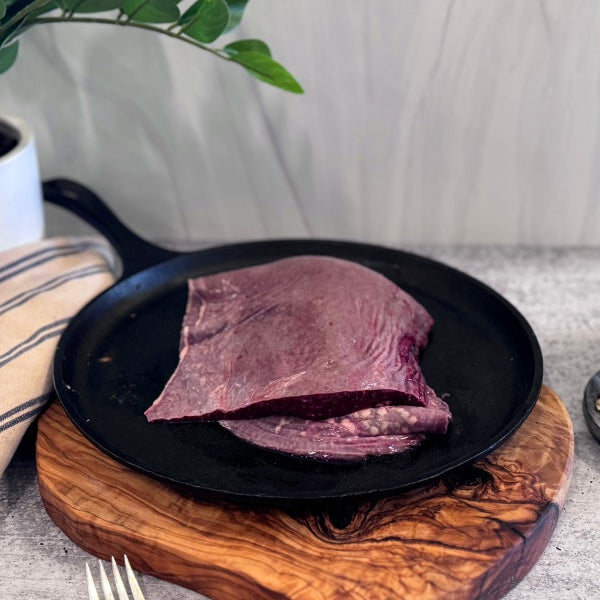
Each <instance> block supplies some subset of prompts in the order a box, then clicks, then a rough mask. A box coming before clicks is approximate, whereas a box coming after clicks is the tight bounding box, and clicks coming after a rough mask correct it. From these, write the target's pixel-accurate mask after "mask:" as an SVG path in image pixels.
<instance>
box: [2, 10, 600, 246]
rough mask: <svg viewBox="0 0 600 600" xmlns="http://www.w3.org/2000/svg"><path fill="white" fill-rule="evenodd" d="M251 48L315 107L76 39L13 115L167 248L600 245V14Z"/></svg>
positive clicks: (307, 19)
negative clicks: (266, 56) (227, 243)
mask: <svg viewBox="0 0 600 600" xmlns="http://www.w3.org/2000/svg"><path fill="white" fill-rule="evenodd" d="M241 36H243V37H258V38H261V39H264V40H266V41H267V42H268V43H269V44H270V46H271V48H272V50H273V54H274V56H275V58H277V59H279V60H280V61H281V62H282V63H283V64H284V65H285V66H287V67H288V68H289V69H290V70H291V71H292V72H293V73H294V75H296V77H297V78H298V79H299V80H300V81H301V83H302V84H303V86H304V87H305V89H306V94H305V95H304V96H294V95H291V94H286V93H285V92H281V91H279V90H276V89H273V88H270V87H268V86H266V85H264V84H260V83H258V82H256V81H255V80H253V79H251V78H250V77H249V76H247V75H246V73H244V72H243V71H242V70H241V69H240V68H238V67H236V66H235V65H227V64H224V63H223V64H221V61H218V60H216V59H215V58H213V57H212V56H209V55H206V54H205V53H203V52H201V51H198V50H196V49H193V48H192V47H191V46H187V45H185V44H183V43H180V42H176V41H172V40H168V39H159V38H158V37H157V36H154V35H153V34H149V33H147V32H143V31H133V30H129V31H128V30H124V29H123V28H112V27H107V26H101V25H98V26H88V25H76V24H65V25H53V26H44V27H38V28H37V29H34V30H32V31H30V32H28V33H27V34H25V36H24V37H23V39H22V44H21V55H20V58H19V60H18V62H17V64H16V66H15V67H14V68H13V70H12V71H11V72H9V73H8V74H6V75H4V76H2V77H0V110H1V111H4V112H11V113H18V114H20V115H21V116H24V117H25V118H27V119H28V120H29V121H30V122H31V123H32V125H33V126H34V128H35V131H36V135H37V140H38V147H39V153H40V161H41V168H42V172H43V175H44V177H52V176H57V175H64V176H70V177H73V178H75V179H78V180H80V181H82V182H84V183H87V184H88V185H90V186H91V187H92V188H94V189H95V190H96V191H97V192H98V193H99V194H100V195H102V196H103V197H104V198H105V199H106V200H107V201H108V202H109V203H110V204H111V205H112V206H113V208H114V209H115V210H116V211H117V212H118V213H119V215H120V216H121V217H122V218H123V219H124V220H125V221H126V222H127V223H128V224H130V225H132V226H133V227H134V228H136V229H137V230H138V231H139V232H140V233H142V234H144V235H145V236H147V237H150V238H152V239H158V240H160V239H180V240H182V241H194V240H216V239H223V240H238V239H251V238H252V239H254V238H262V237H282V236H307V235H310V236H320V237H335V238H347V239H355V240H367V241H371V242H376V243H382V244H388V245H395V246H399V245H400V246H401V245H402V244H409V243H410V244H412V243H419V242H428V243H430V242H442V243H445V242H450V243H508V244H513V243H527V244H539V243H541V244H552V245H554V244H558V245H567V244H568V245H571V244H590V245H598V244H599V243H600V198H599V196H600V122H599V118H598V116H599V114H600V113H599V111H600V2H598V1H597V0H485V1H482V0H454V1H447V0H251V2H250V3H249V5H248V8H247V11H246V15H245V19H244V23H243V26H242V29H241V31H238V32H237V33H236V34H235V35H234V36H233V37H241ZM68 223H69V227H70V221H68ZM63 226H65V222H64V221H63V220H62V216H60V215H58V214H57V213H54V212H53V214H52V215H51V227H50V230H51V232H54V231H56V230H58V229H60V228H61V227H63Z"/></svg>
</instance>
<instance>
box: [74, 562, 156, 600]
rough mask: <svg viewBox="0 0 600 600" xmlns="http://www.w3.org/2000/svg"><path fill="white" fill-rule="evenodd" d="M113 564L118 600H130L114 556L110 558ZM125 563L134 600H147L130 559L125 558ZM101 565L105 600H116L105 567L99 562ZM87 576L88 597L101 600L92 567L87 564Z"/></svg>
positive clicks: (101, 582) (91, 599)
mask: <svg viewBox="0 0 600 600" xmlns="http://www.w3.org/2000/svg"><path fill="white" fill-rule="evenodd" d="M110 560H111V563H112V572H113V578H114V580H115V587H116V588H117V596H118V600H129V595H128V593H127V588H126V587H125V584H124V583H123V580H122V579H121V574H120V573H119V567H117V562H116V561H115V558H114V556H111V558H110ZM124 562H125V573H126V574H127V581H128V583H129V589H130V590H131V594H132V596H133V600H145V599H144V595H143V594H142V590H141V589H140V586H139V584H138V582H137V579H136V578H135V574H134V572H133V569H132V568H131V565H130V564H129V559H128V558H127V556H124ZM98 564H99V565H100V584H101V586H102V593H103V594H104V600H115V597H114V595H113V591H112V588H111V586H110V581H109V580H108V577H107V575H106V571H105V570H104V566H103V565H102V562H101V561H98ZM85 575H86V578H87V586H88V595H89V598H90V600H100V597H99V596H98V591H97V590H96V585H95V584H94V578H93V577H92V572H91V571H90V567H89V565H88V564H87V563H85Z"/></svg>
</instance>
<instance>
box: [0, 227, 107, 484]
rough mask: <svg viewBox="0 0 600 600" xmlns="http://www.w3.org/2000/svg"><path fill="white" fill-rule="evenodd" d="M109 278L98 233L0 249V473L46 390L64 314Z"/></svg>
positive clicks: (38, 409) (74, 309) (66, 318)
mask: <svg viewBox="0 0 600 600" xmlns="http://www.w3.org/2000/svg"><path fill="white" fill-rule="evenodd" d="M114 279H115V260H114V256H113V254H112V252H111V251H110V249H109V247H108V246H107V245H106V243H105V242H104V241H103V240H102V239H101V238H91V237H90V238H54V239H46V240H43V241H41V242H38V243H35V244H28V245H26V246H20V247H18V248H14V249H11V250H8V251H5V252H2V253H0V476H1V475H2V473H4V470H5V468H6V466H7V465H8V463H9V462H10V459H11V458H12V456H13V454H14V452H15V450H16V448H17V446H18V444H19V442H20V441H21V438H22V437H23V434H24V433H25V431H26V430H27V427H28V426H29V425H30V424H31V422H32V421H33V420H34V419H35V418H36V417H37V415H38V414H39V413H40V412H41V410H42V408H43V406H44V404H46V402H47V401H48V400H49V399H50V398H51V397H52V360H53V355H54V351H55V349H56V344H57V342H58V340H59V338H60V335H61V333H62V332H63V331H64V329H65V327H66V326H67V324H68V323H69V320H70V319H71V318H72V317H73V316H74V315H75V314H76V313H77V312H78V311H79V309H80V308H81V307H82V306H83V305H84V304H86V303H87V302H88V301H89V300H91V299H92V298H93V297H94V296H96V295H98V294H99V293H100V292H101V291H102V290H104V289H105V288H106V287H108V286H109V285H110V284H111V283H112V282H113V281H114Z"/></svg>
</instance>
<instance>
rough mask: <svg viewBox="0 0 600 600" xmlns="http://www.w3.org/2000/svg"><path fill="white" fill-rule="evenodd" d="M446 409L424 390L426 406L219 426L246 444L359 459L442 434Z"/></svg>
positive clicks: (446, 421) (394, 451) (313, 455)
mask: <svg viewBox="0 0 600 600" xmlns="http://www.w3.org/2000/svg"><path fill="white" fill-rule="evenodd" d="M450 418H451V415H450V410H449V408H448V405H447V404H446V403H445V402H444V401H443V400H440V399H439V398H438V397H437V396H436V395H435V394H434V392H433V390H431V389H429V390H428V395H427V402H426V405H425V406H381V407H377V408H365V409H362V410H359V411H357V412H354V413H351V414H348V415H344V416H339V417H332V418H329V419H324V420H318V421H314V420H308V419H301V418H298V417H291V416H270V417H263V418H261V419H243V420H226V421H221V425H223V427H225V428H226V429H228V430H229V431H231V433H233V434H234V435H236V436H237V437H239V438H241V439H243V440H244V441H246V442H250V443H252V444H255V445H258V446H261V447H263V448H269V449H271V450H278V451H280V452H286V453H289V454H297V455H303V456H307V457H311V458H323V459H327V458H331V459H334V458H335V459H338V460H358V459H361V458H365V457H367V456H372V455H384V454H397V453H399V452H404V451H405V450H408V449H409V448H412V447H413V446H415V445H416V444H418V443H419V442H420V441H422V440H423V439H424V434H441V433H445V432H446V431H447V428H448V424H449V422H450Z"/></svg>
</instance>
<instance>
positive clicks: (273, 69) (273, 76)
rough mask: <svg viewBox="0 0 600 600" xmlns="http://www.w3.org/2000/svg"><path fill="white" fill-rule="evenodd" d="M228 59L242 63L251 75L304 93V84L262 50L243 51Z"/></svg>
mask: <svg viewBox="0 0 600 600" xmlns="http://www.w3.org/2000/svg"><path fill="white" fill-rule="evenodd" d="M228 60H231V61H233V62H236V63H238V64H240V65H242V66H243V67H244V68H245V69H246V71H248V73H250V75H252V76H253V77H256V78H257V79H260V80H261V81H264V82H265V83H270V84H271V85H274V86H275V87H278V88H281V89H282V90H286V91H288V92H293V93H295V94H302V93H304V90H303V89H302V86H301V85H300V84H299V83H298V82H297V81H296V80H295V79H294V78H293V77H292V76H291V75H290V73H288V71H287V70H286V69H285V68H284V67H282V66H281V65H280V64H279V63H277V62H275V61H274V60H273V59H272V58H271V57H270V56H267V55H266V54H263V53H262V52H241V53H240V54H235V55H233V56H231V57H230V58H229V59H228Z"/></svg>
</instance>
